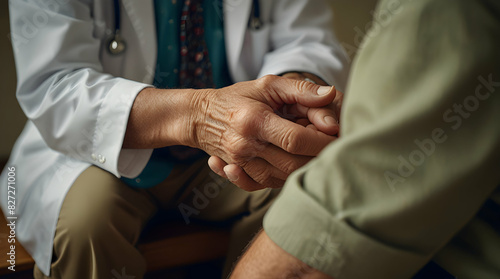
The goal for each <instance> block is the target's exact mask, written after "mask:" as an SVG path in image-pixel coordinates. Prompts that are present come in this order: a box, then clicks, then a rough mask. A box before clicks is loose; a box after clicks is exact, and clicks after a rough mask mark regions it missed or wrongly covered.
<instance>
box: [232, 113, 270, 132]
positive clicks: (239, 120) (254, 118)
mask: <svg viewBox="0 0 500 279" xmlns="http://www.w3.org/2000/svg"><path fill="white" fill-rule="evenodd" d="M261 114H262V113H261V111H260V110H259V108H258V107H255V106H251V107H243V108H241V109H239V110H238V111H237V112H235V113H234V114H233V115H232V118H231V122H232V123H233V125H234V129H235V130H236V131H237V132H238V133H240V134H241V135H242V136H244V137H251V136H253V135H254V134H255V131H256V127H258V126H259V124H258V123H259V122H260V121H262V120H261V117H260V115H261Z"/></svg>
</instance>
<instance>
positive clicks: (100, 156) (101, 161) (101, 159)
mask: <svg viewBox="0 0 500 279" xmlns="http://www.w3.org/2000/svg"><path fill="white" fill-rule="evenodd" d="M99 163H101V164H104V163H106V157H104V156H102V155H99Z"/></svg>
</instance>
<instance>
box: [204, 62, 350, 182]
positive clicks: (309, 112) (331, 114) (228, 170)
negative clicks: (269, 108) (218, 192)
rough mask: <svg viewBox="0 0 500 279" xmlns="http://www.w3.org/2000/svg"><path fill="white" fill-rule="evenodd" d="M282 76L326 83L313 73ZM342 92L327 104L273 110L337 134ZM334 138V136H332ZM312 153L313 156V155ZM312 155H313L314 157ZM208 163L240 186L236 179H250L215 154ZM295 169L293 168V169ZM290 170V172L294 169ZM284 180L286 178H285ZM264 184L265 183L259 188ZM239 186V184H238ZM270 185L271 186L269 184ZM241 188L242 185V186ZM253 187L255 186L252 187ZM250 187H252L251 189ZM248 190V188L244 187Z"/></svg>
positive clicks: (322, 130)
mask: <svg viewBox="0 0 500 279" xmlns="http://www.w3.org/2000/svg"><path fill="white" fill-rule="evenodd" d="M283 77H285V78H288V79H294V80H299V81H312V82H314V83H315V84H319V85H323V86H326V85H327V84H326V83H325V82H324V81H323V80H322V79H320V78H318V77H317V76H315V75H312V74H308V73H297V72H293V73H287V74H284V75H283ZM343 97H344V94H343V93H342V92H340V91H336V94H335V98H334V100H333V102H331V103H329V104H327V105H326V106H323V107H310V106H304V105H303V104H301V103H295V104H285V105H283V106H282V107H281V108H280V109H279V110H275V113H277V114H278V115H280V116H281V117H283V118H286V119H288V120H290V121H293V122H295V123H297V124H299V125H301V126H303V127H306V128H308V129H312V130H315V131H320V132H323V133H325V134H327V135H331V136H334V135H338V133H339V130H340V127H339V122H340V110H341V107H342V101H343ZM334 139H335V138H334ZM315 155H317V154H315ZM315 155H314V156H315ZM314 156H313V157H314ZM313 157H309V158H308V159H307V160H306V161H302V162H301V164H297V165H296V166H297V168H299V167H301V166H302V165H304V164H306V163H307V162H308V161H309V160H310V159H312V158H313ZM208 164H209V166H210V168H211V169H212V170H213V171H214V172H216V173H217V174H219V175H220V176H223V177H225V178H229V179H230V180H232V181H233V183H235V184H237V185H239V186H240V184H241V182H240V184H239V183H238V181H239V180H240V179H241V180H243V181H249V180H251V178H250V177H248V175H247V174H246V173H245V171H244V170H243V169H242V168H241V167H240V166H238V165H237V164H227V163H226V162H225V161H224V160H222V159H220V158H219V157H217V156H212V157H211V158H210V159H209V161H208ZM294 170H295V169H294ZM294 170H292V172H293V171H294ZM290 173H291V172H290ZM285 180H286V179H285ZM264 186H266V185H265V184H264V185H262V186H261V187H259V188H256V189H260V188H262V187H264ZM240 187H241V186H240ZM268 187H269V186H268ZM271 187H272V186H271ZM242 188H243V187H242ZM253 188H255V187H253ZM253 188H252V189H253ZM243 189H246V188H243ZM246 190H248V189H246Z"/></svg>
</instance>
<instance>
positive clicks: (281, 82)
mask: <svg viewBox="0 0 500 279" xmlns="http://www.w3.org/2000/svg"><path fill="white" fill-rule="evenodd" d="M261 79H262V81H263V82H262V83H263V86H264V89H265V90H262V91H261V92H266V93H267V94H268V95H269V96H267V97H271V99H272V100H274V101H275V102H281V103H279V104H277V105H278V106H279V105H283V104H301V105H303V106H306V107H311V108H319V107H324V106H327V105H329V104H331V103H332V102H333V100H334V99H335V95H336V94H337V90H335V87H334V86H320V85H317V84H314V83H311V82H307V81H304V80H294V79H287V78H283V77H277V76H265V77H263V78H261ZM266 99H267V100H269V99H268V98H266Z"/></svg>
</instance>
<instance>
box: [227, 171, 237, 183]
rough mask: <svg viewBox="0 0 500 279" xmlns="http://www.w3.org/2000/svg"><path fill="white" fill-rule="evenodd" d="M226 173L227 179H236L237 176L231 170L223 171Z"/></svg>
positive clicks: (233, 180)
mask: <svg viewBox="0 0 500 279" xmlns="http://www.w3.org/2000/svg"><path fill="white" fill-rule="evenodd" d="M224 172H225V173H226V176H227V179H229V181H231V182H236V181H238V179H239V177H238V176H237V175H234V174H232V173H231V172H227V171H224Z"/></svg>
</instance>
